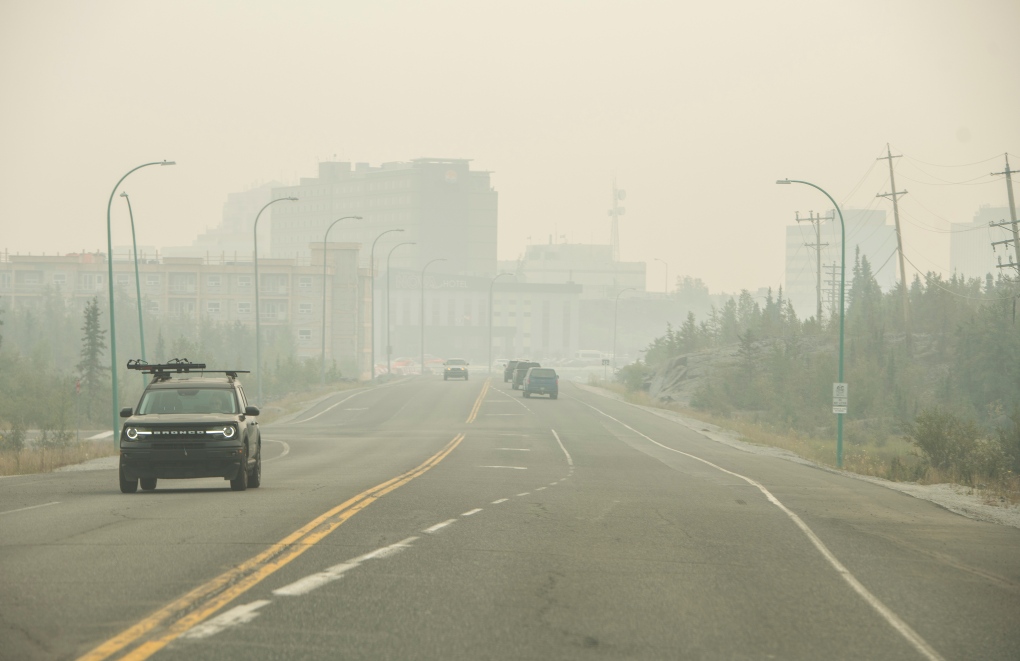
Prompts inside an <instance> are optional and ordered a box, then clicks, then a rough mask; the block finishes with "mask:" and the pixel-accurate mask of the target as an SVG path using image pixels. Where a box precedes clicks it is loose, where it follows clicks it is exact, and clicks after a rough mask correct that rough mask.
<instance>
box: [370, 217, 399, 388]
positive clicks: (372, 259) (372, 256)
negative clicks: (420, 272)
mask: <svg viewBox="0 0 1020 661" xmlns="http://www.w3.org/2000/svg"><path fill="white" fill-rule="evenodd" d="M403 231H404V230H402V229H392V230H386V231H385V232H383V233H381V234H380V235H379V236H377V237H375V241H373V242H372V250H371V251H370V252H369V256H368V270H369V275H370V277H371V279H372V282H371V284H370V285H369V289H370V291H369V293H370V294H371V296H370V298H371V299H372V306H371V309H370V310H369V315H371V317H372V318H371V324H369V325H370V326H371V332H370V333H369V335H370V336H371V341H370V342H369V344H370V345H371V347H372V349H371V356H370V360H371V363H372V364H371V365H369V366H368V369H369V377H368V380H369V381H374V380H375V244H377V243H379V239H381V238H383V237H384V236H386V235H387V234H389V233H390V232H403Z"/></svg>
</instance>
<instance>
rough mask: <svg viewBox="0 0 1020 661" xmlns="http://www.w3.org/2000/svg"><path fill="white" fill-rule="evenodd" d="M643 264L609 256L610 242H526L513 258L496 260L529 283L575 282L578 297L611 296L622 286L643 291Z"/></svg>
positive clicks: (503, 268)
mask: <svg viewBox="0 0 1020 661" xmlns="http://www.w3.org/2000/svg"><path fill="white" fill-rule="evenodd" d="M646 269H647V267H646V264H645V263H644V262H620V261H616V260H614V259H613V247H612V246H611V245H599V244H584V243H552V242H551V241H550V243H548V244H534V245H530V246H528V247H527V248H526V249H525V251H524V256H523V257H521V259H519V260H517V261H503V262H500V271H501V272H502V271H506V272H510V273H514V274H515V275H517V276H518V278H519V279H520V280H522V281H524V282H527V283H531V284H564V283H572V284H578V285H581V287H582V293H581V296H582V298H585V299H593V298H611V297H613V296H616V294H617V293H618V292H620V290H622V289H628V288H633V289H636V290H637V291H639V292H643V291H645V278H646Z"/></svg>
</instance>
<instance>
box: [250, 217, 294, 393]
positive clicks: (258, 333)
mask: <svg viewBox="0 0 1020 661" xmlns="http://www.w3.org/2000/svg"><path fill="white" fill-rule="evenodd" d="M283 201H289V202H297V198H296V197H278V198H276V199H275V200H270V201H269V202H267V203H266V205H265V206H264V207H262V208H261V209H259V212H258V213H257V214H256V215H255V226H254V229H253V230H252V234H253V236H254V238H255V365H256V370H257V373H258V382H259V406H264V405H265V402H263V401H262V341H261V340H262V314H261V311H260V310H259V218H260V217H261V216H262V212H263V211H265V210H266V209H268V208H269V205H271V204H276V203H277V202H283Z"/></svg>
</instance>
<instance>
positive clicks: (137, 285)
mask: <svg viewBox="0 0 1020 661" xmlns="http://www.w3.org/2000/svg"><path fill="white" fill-rule="evenodd" d="M120 196H121V197H123V198H124V201H125V202H127V208H128V217H129V218H130V219H131V249H132V250H133V251H134V258H135V296H136V297H137V300H138V304H137V305H138V339H139V341H140V342H141V344H142V360H143V361H144V360H145V327H144V326H143V325H142V284H141V280H140V278H139V275H138V241H137V240H136V239H135V213H134V211H132V210H131V198H130V197H129V196H128V194H127V191H124V192H123V193H121V194H120ZM142 378H145V377H144V376H143V377H142Z"/></svg>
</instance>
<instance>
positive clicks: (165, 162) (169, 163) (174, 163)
mask: <svg viewBox="0 0 1020 661" xmlns="http://www.w3.org/2000/svg"><path fill="white" fill-rule="evenodd" d="M160 165H177V161H163V162H162V163H160Z"/></svg>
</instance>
